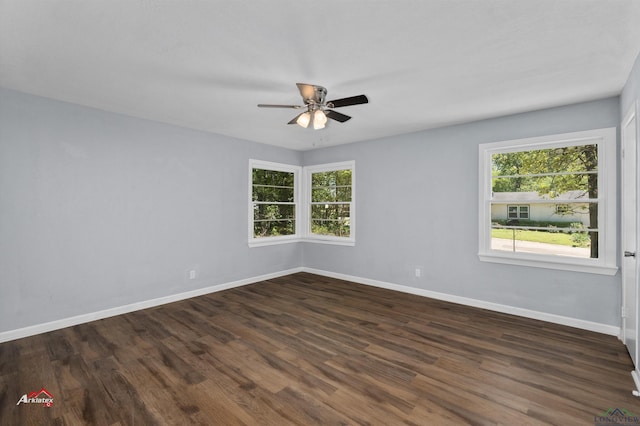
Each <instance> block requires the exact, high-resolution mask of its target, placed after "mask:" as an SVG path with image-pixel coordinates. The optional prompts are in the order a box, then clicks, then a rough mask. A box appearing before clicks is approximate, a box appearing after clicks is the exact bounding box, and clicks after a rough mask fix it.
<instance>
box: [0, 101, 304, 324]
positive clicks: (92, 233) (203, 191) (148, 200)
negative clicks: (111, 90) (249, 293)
mask: <svg viewBox="0 0 640 426" xmlns="http://www.w3.org/2000/svg"><path fill="white" fill-rule="evenodd" d="M249 158H259V159H262V160H269V161H279V162H286V163H290V164H300V163H301V154H300V153H299V152H295V151H289V150H284V149H278V148H275V147H270V146H267V145H261V144H255V143H250V142H246V141H241V140H236V139H232V138H227V137H223V136H219V135H212V134H207V133H203V132H198V131H193V130H188V129H183V128H178V127H174V126H169V125H164V124H159V123H155V122H150V121H145V120H140V119H135V118H131V117H126V116H122V115H117V114H111V113H107V112H104V111H99V110H95V109H90V108H84V107H80V106H77V105H72V104H67V103H63V102H57V101H53V100H49V99H44V98H40V97H35V96H30V95H27V94H22V93H18V92H14V91H10V90H1V91H0V332H2V331H8V330H13V329H18V328H22V327H26V326H29V325H34V324H39V323H43V322H48V321H52V320H57V319H63V318H67V317H70V316H74V315H79V314H85V313H91V312H95V311H99V310H102V309H107V308H112V307H118V306H122V305H126V304H129V303H134V302H138V301H144V300H149V299H153V298H156V297H161V296H166V295H171V294H176V293H181V292H185V291H189V290H195V289H197V288H200V287H207V286H210V285H215V284H220V283H227V282H231V281H234V280H239V279H244V278H250V277H255V276H259V275H262V274H267V273H272V272H277V271H282V270H287V269H290V268H295V267H299V266H300V265H301V262H302V257H301V254H300V247H298V246H297V245H296V244H289V245H278V246H273V247H261V248H253V249H249V248H248V246H247V191H248V189H247V188H248V182H247V179H248V177H247V176H248V172H247V167H248V160H249ZM189 269H196V270H197V272H198V275H199V277H198V279H196V280H193V281H189V280H188V279H187V271H188V270H189Z"/></svg>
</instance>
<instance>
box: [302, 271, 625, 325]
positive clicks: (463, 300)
mask: <svg viewBox="0 0 640 426" xmlns="http://www.w3.org/2000/svg"><path fill="white" fill-rule="evenodd" d="M302 271H303V272H309V273H311V274H317V275H323V276H325V277H330V278H337V279H340V280H345V281H352V282H355V283H358V284H365V285H370V286H374V287H381V288H386V289H389V290H395V291H400V292H403V293H410V294H415V295H418V296H424V297H430V298H432V299H438V300H443V301H445V302H452V303H458V304H461V305H467V306H473V307H475V308H481V309H487V310H490V311H496V312H501V313H505V314H511V315H517V316H521V317H525V318H531V319H536V320H541V321H546V322H551V323H554V324H561V325H566V326H569V327H575V328H580V329H583V330H589V331H595V332H597V333H602V334H608V335H612V336H618V337H619V336H620V327H616V326H613V325H608V324H600V323H597V322H591V321H585V320H580V319H576V318H571V317H565V316H562V315H555V314H549V313H546V312H539V311H533V310H530V309H524V308H516V307H514V306H509V305H501V304H499V303H493V302H487V301H484V300H478V299H471V298H468V297H462V296H455V295H452V294H446V293H439V292H436V291H431V290H424V289H420V288H415V287H409V286H404V285H399V284H393V283H388V282H384V281H378V280H372V279H369V278H361V277H355V276H352V275H345V274H339V273H335V272H329V271H323V270H319V269H313V268H304V267H303V268H302Z"/></svg>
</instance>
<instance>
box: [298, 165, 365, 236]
mask: <svg viewBox="0 0 640 426" xmlns="http://www.w3.org/2000/svg"><path fill="white" fill-rule="evenodd" d="M305 170H306V172H307V173H306V176H307V179H306V181H307V186H308V188H307V196H308V203H307V209H308V212H307V217H308V219H309V225H308V228H307V232H308V235H307V236H308V238H309V239H310V240H322V241H333V242H339V241H342V242H346V243H353V242H354V207H355V205H354V192H355V191H354V189H355V185H354V177H355V164H354V162H353V161H349V162H344V163H333V164H326V165H318V166H309V167H305Z"/></svg>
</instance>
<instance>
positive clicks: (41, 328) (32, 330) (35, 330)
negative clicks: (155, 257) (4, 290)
mask: <svg viewBox="0 0 640 426" xmlns="http://www.w3.org/2000/svg"><path fill="white" fill-rule="evenodd" d="M297 272H309V273H311V274H317V275H323V276H326V277H331V278H337V279H341V280H346V281H352V282H355V283H358V284H365V285H370V286H374V287H381V288H386V289H389V290H395V291H400V292H403V293H410V294H415V295H418V296H424V297H430V298H432V299H438V300H443V301H446V302H452V303H458V304H462V305H467V306H473V307H476V308H482V309H487V310H490V311H496V312H502V313H506V314H512V315H518V316H521V317H525V318H532V319H537V320H541V321H547V322H551V323H555V324H561V325H567V326H570V327H576V328H580V329H583V330H589V331H595V332H597V333H603V334H609V335H612V336H620V328H619V327H615V326H612V325H607V324H600V323H595V322H591V321H584V320H579V319H576V318H570V317H564V316H561V315H554V314H548V313H545V312H538V311H532V310H529V309H523V308H516V307H513V306H508V305H501V304H498V303H492V302H486V301H483V300H477V299H471V298H467V297H461V296H455V295H451V294H446V293H439V292H435V291H431V290H424V289H419V288H415V287H409V286H404V285H399V284H393V283H388V282H384V281H378V280H372V279H369V278H361V277H356V276H352V275H345V274H340V273H336V272H329V271H323V270H320V269H313V268H305V267H300V268H293V269H288V270H285V271H279V272H274V273H271V274H265V275H260V276H257V277H251V278H245V279H243V280H238V281H232V282H228V283H224V284H217V285H213V286H209V287H204V288H199V289H196V290H192V291H187V292H184V293H178V294H172V295H169V296H164V297H159V298H156V299H151V300H145V301H142V302H136V303H131V304H128V305H124V306H117V307H113V308H109V309H104V310H101V311H97V312H90V313H87V314H82V315H76V316H73V317H68V318H62V319H59V320H54V321H50V322H46V323H42V324H35V325H32V326H28V327H24V328H19V329H16V330H9V331H4V332H0V343H3V342H8V341H10V340H16V339H21V338H23V337H29V336H34V335H36V334H40V333H46V332H49V331H53V330H59V329H61V328H66V327H71V326H74V325H78V324H84V323H87V322H90V321H96V320H100V319H104V318H109V317H112V316H115V315H121V314H126V313H129V312H134V311H139V310H141V309H147V308H153V307H155V306H160V305H164V304H167V303H172V302H177V301H180V300H184V299H189V298H192V297H197V296H202V295H205V294H209V293H215V292H217V291H222V290H227V289H230V288H234V287H241V286H244V285H248V284H253V283H257V282H260V281H265V280H270V279H273V278H278V277H282V276H286V275H291V274H295V273H297ZM634 379H635V377H634ZM639 389H640V387H639Z"/></svg>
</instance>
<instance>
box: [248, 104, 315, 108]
mask: <svg viewBox="0 0 640 426" xmlns="http://www.w3.org/2000/svg"><path fill="white" fill-rule="evenodd" d="M258 107H259V108H294V109H298V108H304V107H303V106H302V105H275V104H258Z"/></svg>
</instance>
